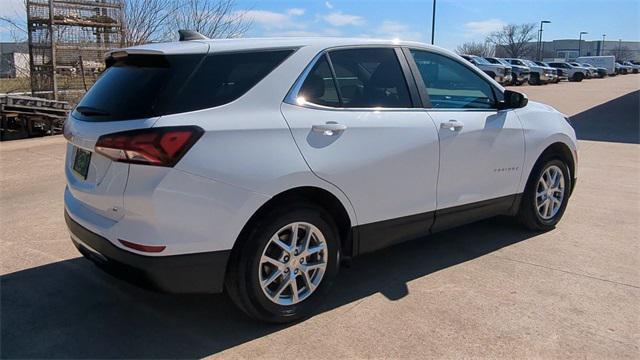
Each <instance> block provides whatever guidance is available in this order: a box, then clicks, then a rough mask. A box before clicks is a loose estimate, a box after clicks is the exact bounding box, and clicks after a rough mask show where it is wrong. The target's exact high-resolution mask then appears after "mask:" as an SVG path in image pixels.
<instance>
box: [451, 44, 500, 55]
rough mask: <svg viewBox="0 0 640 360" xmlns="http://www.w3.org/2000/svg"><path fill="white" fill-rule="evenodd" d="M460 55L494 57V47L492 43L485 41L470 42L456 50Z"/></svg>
mask: <svg viewBox="0 0 640 360" xmlns="http://www.w3.org/2000/svg"><path fill="white" fill-rule="evenodd" d="M456 52H457V53H458V54H467V55H476V56H482V57H485V56H493V54H494V46H492V45H491V43H489V42H487V41H484V42H481V41H470V42H466V43H464V44H462V45H460V46H458V48H457V49H456Z"/></svg>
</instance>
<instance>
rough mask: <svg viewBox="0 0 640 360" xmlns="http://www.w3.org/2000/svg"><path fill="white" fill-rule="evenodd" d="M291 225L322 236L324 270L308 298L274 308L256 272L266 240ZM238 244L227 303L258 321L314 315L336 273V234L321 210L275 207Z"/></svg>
mask: <svg viewBox="0 0 640 360" xmlns="http://www.w3.org/2000/svg"><path fill="white" fill-rule="evenodd" d="M294 222H306V223H309V224H312V225H313V226H315V227H316V228H317V229H319V230H320V231H321V232H322V235H323V236H324V238H325V240H326V244H327V266H326V269H325V273H324V275H323V276H322V280H321V281H320V283H319V285H318V286H317V287H316V288H315V290H314V291H313V292H312V293H311V294H310V295H309V297H307V298H306V299H304V300H302V301H301V302H299V303H297V304H294V305H286V306H285V305H279V304H276V303H275V302H273V301H271V300H270V299H269V298H268V297H267V296H266V295H265V293H264V292H263V290H262V288H261V286H260V280H259V275H258V274H259V273H258V269H259V267H260V266H261V265H260V258H261V256H262V252H263V250H264V249H265V247H266V246H267V244H268V243H269V239H270V238H271V237H272V236H273V235H274V234H275V233H276V232H278V231H279V230H280V229H282V228H283V227H285V226H286V225H288V224H291V223H294ZM238 241H240V243H239V245H238V247H237V248H236V249H234V251H233V254H232V256H231V259H230V260H229V261H230V262H229V266H228V268H227V277H226V282H225V288H226V291H227V293H228V294H229V297H230V298H231V300H232V301H233V302H234V303H235V304H236V305H237V306H238V307H239V308H240V309H241V310H242V311H243V312H245V313H246V314H247V315H249V316H250V317H252V318H254V319H257V320H260V321H266V322H271V323H287V322H292V321H296V320H300V319H303V318H305V317H308V316H310V315H312V314H314V313H315V312H317V311H318V309H319V307H320V306H321V301H322V300H323V298H324V295H325V294H326V292H327V291H328V290H329V288H330V287H331V285H332V282H333V279H334V278H335V276H336V275H337V273H338V269H339V249H340V245H339V244H340V239H339V237H338V230H337V227H336V225H335V222H334V220H333V219H332V218H331V216H330V215H329V214H328V213H327V212H326V211H325V210H323V209H322V208H320V207H317V206H315V205H313V204H311V203H307V202H295V203H291V204H287V205H285V206H279V207H277V208H275V209H273V210H272V211H270V212H269V213H267V214H265V215H263V216H262V217H261V218H260V219H258V220H257V221H256V223H253V224H252V225H251V229H250V230H248V231H247V233H246V234H243V235H241V238H240V239H239V240H238ZM289 291H291V289H289Z"/></svg>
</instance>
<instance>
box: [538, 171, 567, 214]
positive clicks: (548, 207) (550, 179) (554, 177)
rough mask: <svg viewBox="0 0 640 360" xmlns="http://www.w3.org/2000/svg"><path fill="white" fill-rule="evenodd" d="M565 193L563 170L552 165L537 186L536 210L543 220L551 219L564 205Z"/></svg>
mask: <svg viewBox="0 0 640 360" xmlns="http://www.w3.org/2000/svg"><path fill="white" fill-rule="evenodd" d="M564 195H565V183H564V175H563V173H562V170H561V169H560V168H559V167H558V166H556V165H552V166H549V167H548V168H546V170H545V171H544V172H543V173H542V175H541V176H540V179H538V184H537V186H536V210H537V212H538V215H539V216H540V217H541V218H542V219H543V220H550V219H552V218H553V217H554V216H556V214H557V213H558V211H560V207H561V206H562V201H563V200H564Z"/></svg>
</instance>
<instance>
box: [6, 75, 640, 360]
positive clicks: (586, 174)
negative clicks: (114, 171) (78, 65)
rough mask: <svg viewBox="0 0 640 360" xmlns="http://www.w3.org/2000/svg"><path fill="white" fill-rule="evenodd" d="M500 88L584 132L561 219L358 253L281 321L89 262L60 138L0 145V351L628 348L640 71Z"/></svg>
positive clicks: (637, 329) (635, 290) (638, 329)
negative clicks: (299, 317)
mask: <svg viewBox="0 0 640 360" xmlns="http://www.w3.org/2000/svg"><path fill="white" fill-rule="evenodd" d="M512 89H514V90H517V91H522V92H525V93H527V94H528V95H529V97H530V98H531V99H532V100H540V101H543V102H546V103H548V104H550V105H553V106H555V107H557V108H558V109H559V110H561V111H563V112H564V113H566V114H567V115H570V116H571V117H572V120H573V121H574V123H575V127H576V129H577V133H578V137H579V138H580V139H581V141H580V146H581V148H580V162H579V170H578V171H579V172H578V186H577V188H576V190H575V193H574V196H573V198H572V201H571V202H570V204H569V207H568V209H567V213H566V214H565V218H564V219H563V221H562V222H561V223H560V225H559V226H558V228H557V229H555V230H553V231H551V232H548V233H544V234H536V233H531V232H527V231H524V230H522V229H521V228H520V227H518V226H516V225H513V224H512V223H511V222H510V221H508V220H505V219H494V220H490V221H484V222H480V223H477V224H473V225H469V226H466V227H463V228H460V229H456V230H452V231H447V232H444V233H441V234H438V235H435V236H432V237H429V238H426V239H423V240H418V241H414V242H410V243H406V244H403V245H400V246H396V247H394V248H391V249H388V250H384V251H382V252H378V253H374V254H370V255H367V256H364V257H362V258H358V259H356V260H355V261H354V263H353V265H352V266H351V267H350V268H343V269H342V273H341V275H340V277H339V279H338V280H337V284H336V285H335V287H334V289H333V292H332V293H331V294H330V295H329V299H328V301H327V305H326V306H325V308H324V309H322V310H321V311H319V313H318V315H317V316H315V317H313V318H311V319H309V320H307V321H304V322H302V323H299V324H295V325H289V326H272V325H265V324H261V323H255V322H252V321H250V320H247V319H246V318H245V317H244V316H243V315H242V314H241V313H239V312H238V311H237V310H236V309H235V307H233V305H232V304H231V303H230V302H229V301H228V300H227V299H226V297H225V296H222V295H212V296H172V295H165V294H157V293H153V292H148V291H145V290H142V289H138V288H136V287H134V286H131V285H128V284H125V283H122V282H120V281H118V280H115V279H113V278H111V277H110V276H108V275H105V274H103V273H102V272H100V271H98V270H97V269H96V268H94V267H93V266H92V265H91V264H89V263H88V262H87V261H85V260H84V259H82V258H79V254H78V253H77V251H76V250H75V248H74V247H73V246H72V245H71V242H70V241H69V239H68V235H67V232H66V227H65V225H64V220H63V217H62V211H63V205H62V191H63V189H64V177H63V161H64V139H63V138H62V137H59V136H58V137H50V138H42V139H31V140H22V141H16V142H6V143H1V144H0V167H1V168H0V169H1V170H0V171H1V179H0V186H1V188H0V189H1V190H0V201H1V205H0V215H1V220H0V221H1V223H0V226H1V229H0V237H1V239H0V240H1V246H2V251H1V252H0V271H1V274H2V277H1V289H0V290H1V321H2V324H1V335H2V343H1V347H0V351H1V352H2V354H1V355H2V357H11V358H15V357H29V358H32V357H56V358H59V357H73V358H87V357H91V358H113V357H126V358H143V357H144V358H150V357H164V358H173V357H181V358H185V357H205V356H209V355H213V354H220V355H222V356H228V357H251V358H253V357H256V356H264V357H271V358H273V357H287V358H289V357H297V356H304V357H311V358H328V357H413V358H419V357H456V358H457V357H463V356H465V357H471V356H474V357H534V356H535V357H569V356H571V357H576V356H579V357H589V358H637V357H638V356H640V345H639V344H640V315H638V314H639V313H640V312H639V311H638V309H640V235H638V234H639V233H640V232H639V230H640V146H639V145H638V144H639V140H638V134H639V130H638V122H639V120H638V116H639V113H640V109H639V102H640V75H627V76H617V77H614V78H606V79H594V80H587V81H584V82H582V83H569V82H563V83H560V84H558V85H547V86H538V87H533V86H522V87H514V88H512Z"/></svg>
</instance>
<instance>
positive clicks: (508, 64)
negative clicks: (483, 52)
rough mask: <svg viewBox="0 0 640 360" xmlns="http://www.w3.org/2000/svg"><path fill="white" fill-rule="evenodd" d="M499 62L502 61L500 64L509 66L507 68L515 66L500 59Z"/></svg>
mask: <svg viewBox="0 0 640 360" xmlns="http://www.w3.org/2000/svg"><path fill="white" fill-rule="evenodd" d="M498 61H500V64H502V65H507V66H511V65H513V64H511V63H509V62H508V61H507V60H505V59H498Z"/></svg>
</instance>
